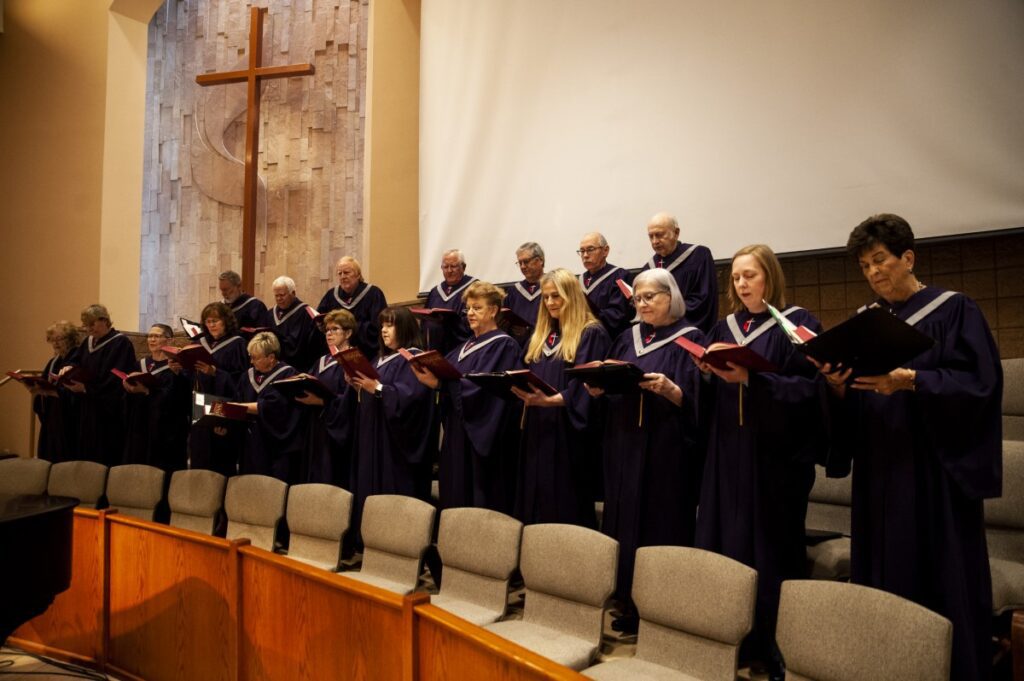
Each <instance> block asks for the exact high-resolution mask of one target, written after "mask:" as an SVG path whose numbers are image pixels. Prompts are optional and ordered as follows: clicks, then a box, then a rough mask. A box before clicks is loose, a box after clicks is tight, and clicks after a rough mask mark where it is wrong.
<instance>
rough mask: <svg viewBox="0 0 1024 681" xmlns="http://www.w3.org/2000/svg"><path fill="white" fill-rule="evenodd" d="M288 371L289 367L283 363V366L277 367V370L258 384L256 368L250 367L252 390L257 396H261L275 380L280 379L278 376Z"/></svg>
mask: <svg viewBox="0 0 1024 681" xmlns="http://www.w3.org/2000/svg"><path fill="white" fill-rule="evenodd" d="M286 369H288V365H287V364H285V363H284V362H282V363H281V364H279V365H278V366H277V368H276V369H274V370H273V371H271V372H270V373H269V374H267V375H266V377H265V378H264V379H263V381H262V382H260V383H257V382H256V369H255V367H249V385H251V386H252V389H253V390H255V391H256V394H257V395H259V394H260V393H261V392H263V389H264V388H266V387H267V386H268V385H270V384H271V383H273V382H274V380H275V379H276V378H277V377H278V375H279V374H280V373H281V372H282V371H285V370H286Z"/></svg>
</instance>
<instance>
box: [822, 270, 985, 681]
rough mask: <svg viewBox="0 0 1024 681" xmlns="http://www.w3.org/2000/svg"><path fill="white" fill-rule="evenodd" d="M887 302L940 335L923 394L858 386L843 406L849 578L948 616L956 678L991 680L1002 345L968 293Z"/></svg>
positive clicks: (924, 373)
mask: <svg viewBox="0 0 1024 681" xmlns="http://www.w3.org/2000/svg"><path fill="white" fill-rule="evenodd" d="M947 294H951V295H949V297H948V298H947V297H946V296H947ZM878 304H879V305H881V306H882V307H883V308H884V309H888V310H890V311H891V312H892V313H893V314H895V315H896V317H897V318H899V319H902V320H904V321H906V322H908V323H913V325H914V327H915V328H916V329H917V330H918V331H921V332H922V333H924V334H925V335H927V336H930V337H931V338H933V339H935V341H936V342H935V345H934V347H932V348H931V349H930V350H928V351H926V352H924V353H922V354H921V355H919V356H917V357H916V358H914V359H913V360H911V361H910V362H908V363H907V364H906V365H904V366H906V367H907V368H910V369H914V370H915V371H916V372H917V378H916V383H915V385H916V388H915V390H914V391H907V390H903V391H899V392H896V393H894V394H892V395H888V396H887V395H880V394H875V393H872V392H863V391H859V390H853V389H849V388H848V389H847V391H846V397H845V398H844V399H842V400H835V401H834V402H833V403H834V404H836V405H838V407H837V411H838V414H839V418H838V419H837V420H836V423H837V428H838V432H837V433H835V435H834V437H833V446H834V447H835V448H836V449H837V450H838V451H839V452H840V453H841V454H844V455H845V456H847V457H849V458H850V459H852V460H853V463H854V464H855V465H854V467H853V468H854V470H853V518H852V531H851V534H852V539H851V541H852V545H851V555H850V558H851V566H850V567H851V578H852V581H853V582H855V583H857V584H865V585H867V586H872V587H876V588H879V589H883V590H885V591H889V592H891V593H894V594H896V595H898V596H903V597H904V598H908V599H910V600H913V601H915V602H917V603H920V604H921V605H923V606H925V607H926V608H929V609H931V610H934V611H935V612H937V613H939V614H940V615H943V616H944V617H948V618H949V619H950V620H951V621H952V622H953V659H952V674H951V676H950V678H951V679H954V680H963V679H982V678H988V677H989V673H990V670H991V639H990V631H991V617H992V586H991V575H990V572H989V562H988V548H987V545H986V542H985V519H984V513H983V508H982V502H983V500H984V499H987V498H992V497H997V496H999V495H1000V494H1001V488H1002V421H1001V412H1002V390H1003V376H1002V366H1001V365H1000V361H999V351H998V349H997V348H996V345H995V342H994V340H993V338H992V333H991V332H990V331H989V328H988V324H987V323H986V322H985V318H984V316H983V315H982V313H981V311H980V310H979V308H978V306H977V304H975V302H974V301H973V300H971V299H970V298H968V297H967V296H965V295H963V294H960V293H953V292H944V291H943V290H942V289H938V288H934V287H927V288H925V289H922V290H920V291H918V292H916V293H915V294H914V295H912V296H911V297H910V298H909V299H908V300H907V301H905V302H904V303H901V304H896V305H891V306H890V305H889V304H888V303H887V302H885V301H878ZM936 304H937V307H933V305H936ZM863 309H864V308H862V310H863ZM922 314H923V318H922V317H921V315H922Z"/></svg>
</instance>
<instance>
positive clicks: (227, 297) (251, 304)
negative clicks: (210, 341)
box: [217, 270, 271, 329]
mask: <svg viewBox="0 0 1024 681" xmlns="http://www.w3.org/2000/svg"><path fill="white" fill-rule="evenodd" d="M217 286H218V287H219V288H220V294H221V296H223V298H224V300H223V302H224V304H225V305H227V306H228V307H230V308H231V312H232V313H233V314H234V315H235V319H236V320H238V326H239V328H245V329H262V328H267V327H269V326H270V324H271V321H270V310H268V309H267V306H266V305H264V304H263V301H262V300H260V299H259V298H256V297H255V296H251V295H249V294H248V293H245V292H243V291H242V277H241V276H239V274H238V272H233V271H231V270H228V271H227V272H221V274H220V276H219V277H217Z"/></svg>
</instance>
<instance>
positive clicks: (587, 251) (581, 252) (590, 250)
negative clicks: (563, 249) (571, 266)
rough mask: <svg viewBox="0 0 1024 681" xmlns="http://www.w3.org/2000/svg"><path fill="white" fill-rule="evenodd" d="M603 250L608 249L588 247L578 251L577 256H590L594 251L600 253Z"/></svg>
mask: <svg viewBox="0 0 1024 681" xmlns="http://www.w3.org/2000/svg"><path fill="white" fill-rule="evenodd" d="M602 248H607V246H587V247H586V248H580V249H578V250H577V251H576V255H579V256H584V255H590V254H591V253H593V252H594V251H600V250H601V249H602Z"/></svg>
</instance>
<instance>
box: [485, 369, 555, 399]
mask: <svg viewBox="0 0 1024 681" xmlns="http://www.w3.org/2000/svg"><path fill="white" fill-rule="evenodd" d="M465 378H466V380H469V381H473V382H474V383H476V384H477V385H478V386H480V387H481V388H483V389H484V390H486V391H487V392H489V393H491V394H492V395H497V396H498V397H502V398H506V399H508V398H512V397H515V396H514V395H513V394H512V388H519V389H520V390H522V391H523V392H526V393H529V392H532V390H531V388H536V389H537V390H539V391H541V392H542V393H544V394H545V395H547V396H549V397H550V396H551V395H557V394H558V391H557V390H555V389H554V388H552V387H551V386H550V385H548V383H547V382H546V381H544V379H542V378H541V377H540V376H538V375H537V374H535V373H533V372H532V371H530V370H529V369H516V370H514V371H493V372H480V373H471V374H466V376H465Z"/></svg>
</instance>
